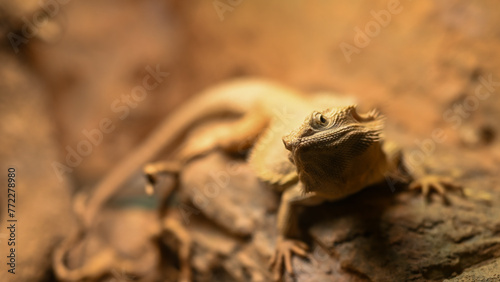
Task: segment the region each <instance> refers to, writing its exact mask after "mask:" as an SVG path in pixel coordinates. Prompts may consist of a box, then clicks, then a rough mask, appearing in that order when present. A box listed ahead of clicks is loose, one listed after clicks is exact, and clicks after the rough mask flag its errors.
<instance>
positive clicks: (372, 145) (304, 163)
mask: <svg viewBox="0 0 500 282" xmlns="http://www.w3.org/2000/svg"><path fill="white" fill-rule="evenodd" d="M371 133H373V134H369V132H366V131H365V132H360V131H356V130H353V131H352V132H349V133H348V134H345V135H344V136H342V137H341V138H340V139H336V140H334V141H331V143H328V144H324V143H323V144H313V143H311V142H309V143H307V144H306V145H303V144H301V142H299V143H298V144H297V146H296V147H295V148H293V149H292V150H291V159H292V161H293V162H294V163H295V166H296V168H297V173H298V176H299V180H300V182H301V183H302V184H303V187H304V192H306V193H308V192H316V193H318V194H322V195H323V196H325V197H329V198H341V197H345V196H347V195H350V194H352V193H355V192H357V191H358V190H361V189H362V188H363V187H364V186H366V185H367V183H368V184H371V183H372V182H375V179H379V178H380V177H379V176H380V173H378V171H380V172H382V171H384V169H385V167H386V160H385V155H384V153H383V151H382V149H381V142H379V141H380V138H379V136H378V132H371ZM323 141H324V140H322V142H323ZM372 178H373V180H372Z"/></svg>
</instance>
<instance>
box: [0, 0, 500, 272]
mask: <svg viewBox="0 0 500 282" xmlns="http://www.w3.org/2000/svg"><path fill="white" fill-rule="evenodd" d="M48 2H50V3H58V2H56V1H54V0H53V1H48ZM61 2H62V1H61ZM216 2H219V3H232V4H233V6H234V7H232V9H231V10H228V11H226V12H225V13H224V14H223V16H222V17H220V15H219V14H218V12H217V11H216V9H215V8H214V3H216ZM391 2H393V1H389V0H382V1H371V0H364V1H363V0H357V1H343V2H340V1H300V0H291V1H263V0H262V1H261V0H259V1H250V0H242V1H232V2H231V1H225V0H220V1H208V0H205V1H180V0H179V1H174V0H172V1H160V0H148V1H113V0H106V1H74V0H73V1H71V0H69V1H66V3H64V4H56V6H57V7H58V11H57V12H55V13H54V14H53V16H52V15H49V17H48V22H46V23H45V24H43V25H41V26H40V27H39V28H38V31H37V32H35V36H34V37H32V38H29V39H28V40H27V41H26V42H25V43H23V44H21V45H20V46H19V47H20V50H19V52H16V51H15V49H16V48H14V47H13V46H12V45H11V43H10V42H9V37H8V35H9V34H10V33H11V32H14V33H16V34H22V29H23V27H24V25H25V21H23V20H27V21H28V22H31V23H32V22H33V15H36V14H37V13H39V11H40V7H41V4H40V3H39V1H3V2H2V4H1V5H0V8H1V14H0V19H1V22H2V26H1V27H0V33H1V36H2V38H3V40H2V42H3V44H2V45H1V47H0V50H1V53H0V62H1V63H0V74H1V75H0V91H1V93H0V95H1V96H0V99H1V102H0V128H1V132H2V141H1V142H2V143H1V145H2V146H1V148H0V156H2V167H1V172H0V174H1V177H2V178H1V179H2V181H3V179H4V177H5V175H4V174H5V173H3V171H4V170H5V171H6V167H7V166H8V165H11V164H13V165H16V166H17V167H18V170H19V171H20V172H19V175H18V178H19V181H22V183H21V184H20V185H22V186H20V187H19V191H20V192H19V206H18V208H17V209H18V211H19V212H18V213H19V214H18V216H19V218H20V219H21V220H22V224H23V229H20V230H19V232H20V233H19V235H18V239H19V241H20V243H19V244H20V245H21V246H22V247H20V248H19V252H20V265H19V270H20V271H19V274H18V275H17V276H16V278H17V279H31V278H32V279H40V277H53V276H52V275H53V274H51V270H50V261H49V260H47V257H48V256H50V254H51V250H52V248H53V246H54V245H55V244H56V243H57V242H58V240H60V238H62V237H64V236H65V234H68V232H69V231H68V230H69V229H70V228H71V226H73V225H74V224H73V222H74V220H73V219H71V218H72V215H71V202H70V200H69V199H70V196H71V195H73V193H74V192H75V191H78V190H81V189H85V187H90V186H91V185H92V184H94V183H95V182H96V181H97V180H99V179H100V178H102V177H103V176H104V174H105V173H106V171H108V170H109V169H110V168H111V167H112V166H113V165H115V164H116V163H117V162H119V161H120V160H121V159H123V158H124V157H125V156H126V155H127V153H128V152H130V151H131V150H133V148H134V147H135V146H136V145H137V144H138V143H139V142H140V141H141V140H142V139H143V138H145V136H147V134H148V132H150V131H151V130H153V128H154V127H155V125H156V124H157V123H158V122H159V121H160V120H161V119H162V118H163V117H165V116H167V115H168V113H169V112H170V111H171V110H172V109H173V108H175V107H177V106H179V105H181V104H182V102H183V101H184V100H185V99H187V98H189V97H190V96H192V95H195V94H196V93H197V92H198V91H200V90H202V89H204V88H206V87H208V86H210V85H213V84H215V83H219V82H222V81H225V80H227V79H230V78H233V77H241V76H261V77H264V78H268V79H272V80H276V81H279V82H282V83H284V84H287V85H290V86H292V87H295V88H298V89H301V90H304V91H306V92H312V91H322V90H333V91H337V92H340V93H347V94H350V95H353V96H355V97H357V99H358V100H359V101H360V106H361V107H362V108H363V109H368V108H371V107H377V108H378V109H380V110H381V112H383V113H384V114H385V115H386V116H387V118H388V135H389V137H392V138H393V139H396V140H397V141H398V142H399V143H401V144H403V145H404V147H405V148H406V149H407V150H410V151H411V150H418V143H419V142H421V141H422V140H425V139H428V138H432V134H433V131H434V130H435V129H442V130H444V132H445V134H446V137H447V139H446V141H445V142H444V143H442V144H437V148H436V150H433V151H432V152H431V153H430V154H428V158H427V160H428V161H427V162H428V163H429V165H428V166H429V167H430V170H433V171H434V172H438V173H444V174H451V175H453V176H454V177H455V178H457V179H459V180H460V181H461V182H462V183H464V184H465V185H466V187H467V189H468V190H467V191H468V193H469V195H472V196H473V197H472V199H471V200H470V201H471V202H472V204H470V205H469V208H464V209H462V210H461V209H454V208H450V207H446V206H443V205H438V207H434V210H439V211H440V212H439V213H438V214H441V215H443V214H446V216H448V217H446V216H444V215H443V216H444V218H437V219H435V221H436V222H449V220H452V219H453V220H455V221H453V222H454V223H453V224H452V225H450V226H444V227H442V228H444V229H439V230H437V231H436V230H433V232H436V234H438V235H439V234H444V233H446V232H449V234H457V232H465V231H463V230H465V229H467V228H468V229H467V230H469V229H471V230H472V231H470V232H469V233H470V234H469V233H467V232H466V233H467V234H469V235H467V236H465V235H464V238H466V239H463V240H465V241H467V240H469V239H470V238H472V240H476V239H477V240H489V241H488V243H487V244H486V243H485V244H486V245H484V244H483V245H481V244H479V243H478V244H479V245H477V246H476V245H474V247H471V248H470V250H469V249H468V250H469V251H462V252H460V251H453V248H454V247H460V246H457V244H458V245H460V244H461V243H462V242H464V241H463V240H462V239H457V240H455V241H453V240H452V241H453V242H454V243H450V246H448V245H446V246H447V248H448V247H449V248H451V251H449V253H445V254H442V256H443V258H449V260H450V261H451V262H450V261H446V260H445V259H443V260H444V261H439V260H438V261H435V262H433V263H434V264H433V263H431V262H429V265H421V266H419V267H417V268H415V269H416V270H415V269H413V268H411V267H410V268H408V269H407V270H405V269H404V267H402V268H403V270H401V271H400V272H397V271H396V272H392V273H393V275H399V276H397V277H398V279H404V280H406V279H410V278H414V279H417V280H419V279H431V280H433V279H436V280H442V279H444V278H450V277H453V276H454V275H457V274H460V273H462V272H463V271H466V273H467V271H474V269H479V268H478V267H479V266H481V265H480V264H479V263H481V262H484V263H485V264H488V263H489V264H492V265H495V263H496V266H497V267H492V268H491V269H493V271H490V272H488V271H487V270H484V269H483V270H477V271H476V272H477V273H479V274H475V275H481V273H483V274H484V273H486V274H484V275H486V276H485V277H493V275H495V273H496V274H497V275H498V273H499V272H500V271H499V270H498V269H500V265H499V262H498V260H497V261H496V262H495V261H493V262H490V261H489V259H490V258H493V257H498V256H500V251H499V249H500V241H499V239H500V238H499V234H500V219H499V217H500V213H499V210H498V204H499V203H500V188H499V185H498V177H497V175H498V173H499V168H498V166H499V164H500V149H499V146H500V144H499V142H498V139H497V138H496V137H497V135H498V134H497V133H498V132H499V131H500V123H498V120H499V118H500V114H499V109H500V95H499V94H498V93H500V90H497V88H500V55H499V50H500V17H499V10H498V3H497V2H496V1H473V2H472V1H409V0H401V1H400V2H399V6H398V7H399V9H401V11H400V12H399V13H397V14H392V15H391V20H390V22H389V23H388V24H387V26H386V27H381V29H380V31H379V32H378V33H377V35H376V36H374V37H373V38H371V39H370V42H369V44H368V45H367V46H366V47H364V48H360V49H359V51H360V53H359V54H352V56H351V57H350V59H351V61H350V62H348V60H346V57H345V56H344V54H343V52H342V50H341V48H340V47H339V45H340V44H341V43H343V42H345V43H348V44H351V45H355V43H354V37H355V36H356V34H357V32H356V31H355V28H356V27H358V28H360V29H362V30H364V29H365V26H366V25H367V24H368V23H369V22H370V21H373V15H372V14H371V12H372V11H374V12H379V11H380V10H383V9H388V8H387V7H388V5H392V4H390V3H391ZM226 5H227V4H226ZM156 65H159V66H160V69H161V70H162V71H165V72H169V73H170V76H168V77H167V78H166V79H165V81H163V82H162V83H161V84H160V86H159V87H158V88H156V89H154V90H153V91H151V92H149V94H148V96H147V98H146V99H145V100H144V101H142V102H140V103H139V104H138V106H137V107H136V108H134V109H131V111H130V115H129V116H128V117H127V118H126V119H124V120H123V121H122V120H120V119H118V115H117V114H116V113H114V112H112V111H111V110H110V105H111V104H112V103H113V101H114V100H115V99H117V98H120V97H121V95H122V94H124V93H125V94H129V93H130V91H131V89H132V88H134V87H135V86H136V85H140V83H141V82H142V78H143V77H144V76H145V75H146V74H147V72H146V70H145V68H146V67H147V66H151V67H153V68H155V66H156ZM489 77H491V78H490V79H491V80H492V81H494V82H498V83H497V84H496V85H493V88H492V89H491V92H490V94H491V95H490V96H489V97H488V98H486V99H481V100H480V99H476V98H474V95H475V93H476V90H477V89H478V87H480V85H481V83H482V81H483V80H484V79H486V80H488V78H489ZM484 89H486V88H485V87H483V91H484ZM460 108H461V109H462V111H460ZM463 109H465V110H463ZM447 114H449V115H448V116H447ZM103 118H110V119H112V121H113V123H114V125H116V129H115V130H114V131H113V132H112V133H110V134H105V135H104V140H103V143H102V144H100V145H99V146H96V147H95V148H94V149H93V151H92V153H91V154H90V155H89V156H87V157H85V158H84V160H83V162H82V164H81V165H80V166H78V167H77V168H76V169H75V170H74V172H72V173H70V174H67V175H66V177H65V178H64V180H63V181H62V182H60V181H58V179H57V177H56V176H55V174H54V171H53V170H52V168H51V164H52V163H53V161H60V162H61V163H63V162H64V158H65V156H66V154H67V151H66V150H65V147H66V146H70V147H72V148H75V147H76V145H77V144H78V142H80V141H81V140H83V139H84V138H85V136H84V135H83V134H82V130H84V129H86V130H91V129H93V128H97V127H98V126H99V122H100V121H101V120H102V119H103ZM458 122H460V124H459V125H458V124H457V123H458ZM455 125H457V126H455ZM435 159H438V161H435ZM2 183H4V182H2ZM1 190H2V191H3V188H2V189H1ZM467 191H466V192H467ZM4 194H5V193H4V192H2V194H1V197H2V198H1V200H2V202H1V204H0V206H1V207H2V209H4V207H5V202H6V200H5V196H6V195H4ZM413 196H415V195H413ZM415 197H416V196H415ZM405 199H406V198H405ZM362 201H366V200H362ZM401 201H403V202H404V201H406V200H404V199H403V200H401ZM422 201H423V200H422ZM457 201H458V200H457ZM344 204H345V203H344ZM420 204H423V202H422V203H420V202H419V203H418V204H416V205H420ZM459 206H460V205H459ZM394 209H398V208H394ZM441 209H444V211H443V210H441ZM424 210H426V211H424ZM429 210H432V208H431V207H429V208H428V209H422V214H424V215H425V214H426V212H429V213H432V214H434V213H433V212H431V211H429ZM464 210H467V212H469V213H474V212H475V213H474V216H471V217H466V218H467V220H465V219H463V218H464V217H461V216H460V215H461V212H463V211H464ZM3 212H4V211H2V213H3ZM394 212H395V211H391V212H389V213H394ZM398 212H399V211H398ZM403 213H404V212H403ZM485 214H486V215H485ZM424 215H422V217H423V219H422V222H426V223H425V224H427V223H428V222H429V221H426V220H424V219H425V216H424ZM2 216H4V214H2ZM408 216H410V215H408ZM468 216H470V215H468ZM431 217H432V216H431ZM438 217H439V216H438ZM476 217H477V218H476ZM457 218H458V219H457ZM462 219H463V220H462ZM403 221H404V220H403ZM469 221H470V222H469ZM388 222H390V223H391V224H396V225H397V220H394V219H388ZM395 222H396V223H395ZM431 222H433V221H432V220H431ZM464 222H466V223H467V224H466V223H464ZM3 224H4V218H2V226H3ZM20 224H21V223H20ZM415 224H416V227H415V228H416V229H419V228H421V225H419V223H418V222H417V223H415ZM425 224H424V225H422V226H426V225H425ZM431 225H432V224H431ZM316 227H317V229H318V228H319V229H320V230H322V229H321V228H322V227H321V224H318V225H317V226H316ZM329 228H331V227H329ZM339 228H354V227H352V226H349V225H347V227H345V226H344V227H342V226H341V227H339ZM447 228H448V229H447ZM450 228H452V229H450ZM453 228H455V229H453ZM317 229H314V227H312V229H311V230H312V231H310V233H311V236H312V237H315V235H318V234H317V233H315V231H314V230H317ZM423 229H424V230H423V231H419V232H420V233H419V234H427V233H426V232H428V230H427V229H426V228H423ZM430 229H432V228H430ZM4 231H5V230H3V228H2V232H4ZM318 232H319V231H318ZM332 232H333V233H335V232H334V231H332ZM394 232H396V231H394ZM319 233H321V232H319ZM389 233H390V232H389ZM396 233H397V232H396ZM1 234H4V235H1ZM5 234H6V233H1V232H0V235H1V236H4V237H0V240H1V242H0V244H2V245H1V246H0V250H1V253H0V254H1V257H2V260H0V262H2V265H4V262H3V259H4V249H5V246H4V244H5V242H4V239H6V237H5V236H6V235H5ZM361 234H365V233H363V232H361ZM382 234H385V233H384V232H382ZM391 234H392V233H391ZM401 234H405V232H403V231H401ZM433 234H434V233H433ZM446 234H448V233H446ZM471 234H472V235H471ZM393 235H394V234H392V235H390V236H393ZM318 236H319V235H318ZM360 236H361V237H362V236H364V235H360ZM388 236H389V235H388ZM390 236H389V237H390ZM394 236H396V235H394ZM401 236H404V235H401ZM408 236H409V235H408ZM429 236H430V237H435V236H436V235H435V234H434V235H432V236H431V235H429ZM450 236H454V235H450ZM355 237H356V236H355ZM396 237H397V236H396ZM424 237H425V236H424ZM445 237H446V236H445ZM318 238H319V239H318ZM318 238H316V240H317V241H319V242H322V243H323V244H324V245H326V246H327V247H331V246H329V245H328V243H327V242H326V243H325V240H326V239H324V238H323V239H322V238H321V236H319V237H318ZM391 238H392V237H391ZM425 238H427V237H425ZM425 238H417V239H415V240H416V241H418V242H422V241H425ZM460 238H461V237H460ZM478 238H480V239H478ZM403 240H404V239H403ZM326 241H328V240H326ZM334 241H335V240H334ZM443 242H444V241H443ZM443 242H441V241H439V242H438V243H436V244H437V245H436V246H444V245H445V244H446V242H445V243H443ZM476 243H477V242H476ZM356 244H357V243H356ZM356 244H354V245H353V248H358V247H359V246H358V245H356ZM359 244H361V245H362V244H363V243H359ZM403 245H404V244H403ZM334 246H337V245H335V244H333V247H332V248H334V249H335V247H334ZM361 248H362V247H361ZM425 248H426V246H424V245H420V246H418V248H417V249H425ZM427 248H428V250H436V252H440V251H438V250H439V247H432V246H427ZM433 248H434V249H433ZM335 252H336V253H337V257H338V256H339V255H338V253H340V258H341V259H340V261H341V264H342V265H341V267H340V266H339V267H340V268H339V269H342V270H339V271H338V272H337V271H334V272H333V274H332V273H330V274H329V275H331V277H330V278H332V277H336V278H337V279H341V277H343V279H346V280H355V279H360V280H363V279H368V280H369V279H372V280H380V281H382V280H385V279H387V278H388V277H391V276H390V275H389V274H388V273H391V272H390V269H391V267H395V268H397V269H401V267H399V268H398V267H397V265H396V266H395V264H394V263H393V259H394V258H392V259H391V260H390V261H392V262H390V261H389V262H385V263H384V264H382V265H370V266H363V263H362V262H357V261H356V260H357V259H360V260H361V261H363V258H362V257H361V258H359V257H356V258H351V259H345V256H347V255H346V254H347V253H349V252H350V250H345V249H337V250H336V251H335ZM395 252H396V251H395ZM479 253H481V254H480V255H478V254H479ZM433 254H435V252H430V253H427V254H425V255H428V256H433ZM344 255H345V256H344ZM358 255H359V254H358ZM402 256H403V257H412V259H414V260H415V261H419V262H421V261H422V260H419V259H417V258H420V257H421V256H424V254H422V253H418V252H417V253H415V254H403V255H402ZM415 257H417V258H415ZM342 258H344V259H342ZM365 259H375V260H377V259H376V258H374V257H372V256H367V257H365ZM426 259H427V258H426ZM379 260H380V258H379ZM457 260H458V261H459V262H456V261H457ZM365 261H366V260H365ZM297 263H298V262H297ZM353 265H354V266H353ZM443 265H444V266H443ZM425 267H427V268H425ZM469 268H471V269H472V270H469ZM346 269H347V270H346ZM422 269H423V270H422ZM426 269H427V270H426ZM488 269H489V268H488ZM495 269H496V270H495ZM386 270H389V272H388V273H387V272H384V271H386ZM308 271H309V272H311V273H315V271H318V270H317V269H313V270H307V269H306V270H305V272H308ZM346 271H347V272H346ZM349 271H350V272H349ZM5 272H6V271H4V266H2V268H1V270H0V280H2V281H10V280H4V279H3V278H4V277H5V279H12V276H5ZM343 273H344V274H343ZM345 273H349V275H348V274H345ZM352 273H354V274H352ZM470 273H472V272H470ZM343 275H344V276H343ZM346 275H347V276H346ZM387 275H389V276H387ZM463 275H466V274H463ZM488 275H489V276H488ZM300 277H301V276H298V278H299V280H300ZM393 277H396V276H393ZM463 277H466V276H463ZM464 279H467V277H466V278H464ZM303 280H304V281H306V280H307V276H306V277H305V278H304V279H303Z"/></svg>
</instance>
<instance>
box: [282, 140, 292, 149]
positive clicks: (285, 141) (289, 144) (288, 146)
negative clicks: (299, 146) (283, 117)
mask: <svg viewBox="0 0 500 282" xmlns="http://www.w3.org/2000/svg"><path fill="white" fill-rule="evenodd" d="M282 140H283V144H284V145H285V148H286V149H287V150H292V144H291V142H289V141H288V140H287V139H286V138H283V139H282Z"/></svg>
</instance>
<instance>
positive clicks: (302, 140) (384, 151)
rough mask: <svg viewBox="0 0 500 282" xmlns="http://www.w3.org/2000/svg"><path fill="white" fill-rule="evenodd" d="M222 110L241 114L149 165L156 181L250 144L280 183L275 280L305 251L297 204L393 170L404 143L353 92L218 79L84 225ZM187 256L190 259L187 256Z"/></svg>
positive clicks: (118, 174) (106, 185)
mask: <svg viewBox="0 0 500 282" xmlns="http://www.w3.org/2000/svg"><path fill="white" fill-rule="evenodd" d="M222 115H226V116H227V115H229V116H231V117H233V118H236V122H235V123H234V125H233V126H231V127H230V128H228V130H227V131H225V132H224V131H222V132H220V131H219V132H217V133H216V134H215V133H214V134H212V135H210V134H209V135H207V136H205V138H194V139H193V138H192V139H191V140H190V139H189V138H187V141H186V140H184V141H186V144H187V145H185V146H183V147H182V149H181V150H180V152H179V153H178V154H176V156H175V158H174V160H169V161H167V162H159V163H154V164H150V165H148V166H146V167H145V171H146V174H147V175H148V179H149V180H150V181H151V182H154V181H155V179H156V177H157V175H158V174H159V173H164V172H169V173H171V172H177V171H179V169H180V168H181V167H182V165H183V164H184V163H185V162H187V161H189V160H190V159H192V158H193V157H196V156H198V155H201V154H204V153H207V152H209V151H210V150H213V149H216V148H221V149H224V150H227V151H238V150H241V149H244V148H247V147H251V145H252V144H253V147H252V148H251V153H250V158H249V163H250V165H251V166H252V167H253V168H254V170H255V172H256V174H257V176H258V177H259V178H260V179H261V180H262V181H265V182H268V183H269V184H272V186H273V187H277V188H278V189H279V190H280V191H283V194H282V198H281V204H280V208H279V210H278V216H277V228H278V234H279V236H278V238H277V241H276V252H275V254H274V255H273V256H272V258H271V266H272V270H273V277H274V279H276V280H278V279H280V277H281V274H282V269H283V265H284V266H285V268H286V270H287V271H288V272H289V273H292V272H293V269H292V263H291V257H292V255H293V254H294V253H295V254H298V255H301V256H305V255H306V254H307V245H306V244H305V243H303V242H301V241H298V240H292V239H290V236H291V235H294V234H293V232H294V227H295V226H294V225H295V223H296V218H295V217H296V214H295V211H294V210H295V209H294V206H296V205H315V204H319V203H321V202H323V201H325V200H328V201H334V200H338V199H341V198H344V197H346V196H348V195H351V194H353V193H356V192H358V191H359V190H361V189H363V188H364V187H366V186H368V185H370V184H373V183H376V182H380V181H382V180H383V179H384V176H385V175H387V174H388V173H390V172H391V171H394V170H396V166H397V165H398V162H399V161H400V157H401V154H400V150H398V149H397V148H396V147H395V146H392V145H390V144H388V143H387V142H384V140H383V135H382V130H383V118H382V117H381V116H380V115H378V114H377V113H376V112H374V111H372V112H369V113H368V114H365V115H360V114H358V113H357V112H356V107H355V106H353V105H352V100H350V99H346V98H341V97H339V96H335V95H310V96H304V95H302V94H300V93H297V92H295V91H293V90H291V89H288V88H286V87H283V86H280V85H277V84H273V83H270V82H266V81H262V80H255V79H243V80H236V81H233V82H229V83H225V84H222V85H221V86H217V87H213V88H211V89H209V90H207V91H205V92H203V93H201V94H200V95H198V96H197V97H195V98H194V99H192V100H191V101H189V102H188V103H186V104H185V105H184V106H183V107H181V108H179V109H178V110H176V111H175V112H174V113H172V115H170V116H169V117H167V118H166V119H165V121H164V122H163V123H162V124H161V125H160V126H159V128H158V129H157V130H156V131H155V132H154V133H153V134H152V135H151V137H149V138H148V139H147V140H146V141H145V142H144V143H143V144H142V145H141V146H140V147H139V148H138V149H137V150H136V151H135V152H134V153H132V154H131V156H130V157H128V158H127V159H126V160H125V161H124V162H121V163H120V165H118V166H117V168H115V169H113V170H112V171H111V172H110V173H109V174H108V176H107V177H106V178H105V179H104V180H103V181H101V182H100V183H99V184H98V185H97V187H96V188H95V190H94V193H93V194H92V195H90V197H89V200H88V201H87V202H88V204H87V208H86V210H87V212H86V213H85V214H83V223H84V227H85V228H90V227H91V225H92V222H94V220H95V216H96V215H97V214H98V212H99V211H100V209H101V208H102V206H103V205H104V204H105V203H106V202H107V200H108V199H109V198H110V197H111V196H112V195H113V194H114V193H115V192H116V191H117V190H118V189H119V188H120V186H121V185H123V184H124V183H125V182H126V180H127V179H128V177H129V176H130V175H131V174H132V173H134V172H135V171H137V170H138V169H139V168H140V167H142V166H143V165H145V164H146V163H147V162H150V161H152V160H153V159H154V157H155V156H156V155H158V154H159V152H160V151H161V150H163V149H167V150H172V149H173V148H174V146H175V145H178V144H181V143H182V141H183V140H182V137H183V136H186V134H188V133H189V131H190V130H191V129H192V128H194V127H196V126H198V125H200V124H202V123H204V122H206V121H207V120H209V119H211V118H215V117H220V116H222ZM214 135H215V136H214ZM199 140H204V142H200V141H199ZM435 183H438V182H432V183H427V182H425V183H423V184H420V183H419V182H414V184H413V185H412V187H413V188H419V187H421V188H424V187H425V188H424V189H427V190H428V187H437V188H441V187H442V186H440V184H439V183H438V184H435ZM152 184H154V183H152ZM439 190H440V189H438V191H439ZM179 232H181V231H179ZM179 232H177V233H179ZM184 263H186V264H187V263H188V261H187V260H186V256H184Z"/></svg>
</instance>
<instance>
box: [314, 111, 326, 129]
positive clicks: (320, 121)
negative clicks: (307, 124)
mask: <svg viewBox="0 0 500 282" xmlns="http://www.w3.org/2000/svg"><path fill="white" fill-rule="evenodd" d="M311 121H312V122H311V126H312V127H314V128H318V129H319V128H323V127H325V126H327V125H328V123H329V122H328V120H327V119H326V118H325V117H324V116H323V115H322V114H321V113H318V112H314V113H313V114H312V119H311Z"/></svg>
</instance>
